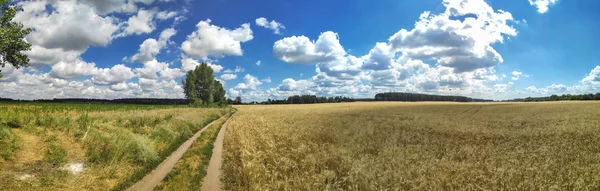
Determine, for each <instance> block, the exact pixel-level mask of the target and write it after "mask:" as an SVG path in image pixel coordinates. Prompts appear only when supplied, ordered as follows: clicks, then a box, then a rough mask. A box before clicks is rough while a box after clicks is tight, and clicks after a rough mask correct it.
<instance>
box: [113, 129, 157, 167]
mask: <svg viewBox="0 0 600 191" xmlns="http://www.w3.org/2000/svg"><path fill="white" fill-rule="evenodd" d="M122 140H123V141H124V142H125V143H126V144H125V151H124V152H125V153H126V155H127V158H128V159H129V160H130V161H131V162H134V163H137V164H140V165H142V164H145V163H148V162H153V161H155V160H158V153H157V152H156V151H155V150H154V149H153V148H152V147H151V144H150V140H148V138H146V137H144V136H141V135H138V134H134V133H127V134H126V136H124V137H122Z"/></svg>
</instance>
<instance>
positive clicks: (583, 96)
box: [504, 93, 600, 102]
mask: <svg viewBox="0 0 600 191" xmlns="http://www.w3.org/2000/svg"><path fill="white" fill-rule="evenodd" d="M567 100H600V93H596V94H579V95H571V94H564V95H560V96H559V95H556V94H554V95H551V96H548V97H527V98H519V99H511V100H504V101H505V102H539V101H567Z"/></svg>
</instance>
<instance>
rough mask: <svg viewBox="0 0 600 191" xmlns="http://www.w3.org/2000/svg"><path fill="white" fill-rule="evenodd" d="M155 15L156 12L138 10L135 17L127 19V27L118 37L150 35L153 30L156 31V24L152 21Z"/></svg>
mask: <svg viewBox="0 0 600 191" xmlns="http://www.w3.org/2000/svg"><path fill="white" fill-rule="evenodd" d="M155 14H156V11H154V10H144V9H140V10H139V11H138V13H137V15H133V16H131V17H129V19H128V20H127V22H126V25H127V27H126V28H125V30H124V31H123V33H122V34H120V35H121V36H127V35H131V34H136V35H140V34H146V33H151V32H152V31H154V29H156V24H155V23H154V21H152V19H153V18H154V15H155Z"/></svg>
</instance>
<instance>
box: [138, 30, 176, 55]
mask: <svg viewBox="0 0 600 191" xmlns="http://www.w3.org/2000/svg"><path fill="white" fill-rule="evenodd" d="M175 34H177V31H176V30H175V29H173V28H168V29H165V30H164V31H163V32H161V33H160V38H159V39H158V41H157V40H156V39H153V38H149V39H146V40H145V41H144V42H143V43H142V44H141V45H140V48H139V50H138V53H136V54H135V55H133V56H131V61H133V62H141V63H144V62H148V61H151V60H153V59H154V57H156V55H158V54H159V53H160V50H161V49H163V48H164V47H166V46H167V44H168V42H169V39H170V38H171V37H172V36H173V35H175Z"/></svg>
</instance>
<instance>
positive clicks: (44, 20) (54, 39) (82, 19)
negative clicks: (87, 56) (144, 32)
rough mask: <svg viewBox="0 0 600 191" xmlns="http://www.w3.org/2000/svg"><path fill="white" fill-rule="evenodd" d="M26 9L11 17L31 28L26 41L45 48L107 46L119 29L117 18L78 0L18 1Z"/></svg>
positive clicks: (65, 49) (69, 48) (66, 49)
mask: <svg viewBox="0 0 600 191" xmlns="http://www.w3.org/2000/svg"><path fill="white" fill-rule="evenodd" d="M20 3H21V5H22V6H23V7H24V8H26V9H25V11H23V12H18V13H17V15H16V16H15V18H14V20H15V21H18V22H21V23H23V25H25V26H26V27H30V28H33V29H34V30H33V32H32V33H30V34H29V35H28V36H27V41H28V42H29V43H31V44H34V45H39V46H42V47H44V48H46V49H57V48H60V49H62V50H63V51H85V50H86V49H87V48H88V47H89V46H106V45H108V44H109V43H110V42H111V40H112V39H113V37H112V36H113V34H114V33H115V32H117V30H119V25H118V24H116V23H117V19H115V18H113V17H111V16H100V15H98V14H97V13H96V10H95V9H94V8H92V7H90V6H88V5H86V4H82V3H79V2H77V1H53V3H51V4H46V3H47V2H46V1H37V2H20Z"/></svg>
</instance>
